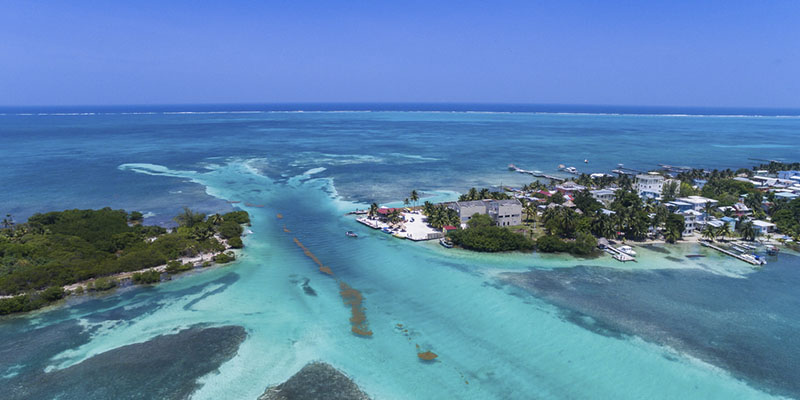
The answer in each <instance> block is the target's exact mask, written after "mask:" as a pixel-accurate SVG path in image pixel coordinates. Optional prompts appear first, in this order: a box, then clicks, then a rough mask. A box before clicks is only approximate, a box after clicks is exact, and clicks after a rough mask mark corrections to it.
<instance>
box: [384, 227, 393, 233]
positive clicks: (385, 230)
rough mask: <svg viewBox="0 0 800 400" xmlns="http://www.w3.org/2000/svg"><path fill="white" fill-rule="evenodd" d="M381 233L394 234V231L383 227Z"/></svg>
mask: <svg viewBox="0 0 800 400" xmlns="http://www.w3.org/2000/svg"><path fill="white" fill-rule="evenodd" d="M381 232H383V233H394V232H392V230H391V229H389V227H383V228H382V229H381Z"/></svg>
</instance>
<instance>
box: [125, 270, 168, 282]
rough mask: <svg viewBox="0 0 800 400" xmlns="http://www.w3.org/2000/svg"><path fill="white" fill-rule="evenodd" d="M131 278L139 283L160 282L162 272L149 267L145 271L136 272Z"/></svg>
mask: <svg viewBox="0 0 800 400" xmlns="http://www.w3.org/2000/svg"><path fill="white" fill-rule="evenodd" d="M131 279H132V280H133V283H135V284H137V285H145V284H150V283H158V282H161V273H160V272H158V271H156V270H154V269H148V270H147V271H144V272H136V273H134V274H133V276H132V277H131Z"/></svg>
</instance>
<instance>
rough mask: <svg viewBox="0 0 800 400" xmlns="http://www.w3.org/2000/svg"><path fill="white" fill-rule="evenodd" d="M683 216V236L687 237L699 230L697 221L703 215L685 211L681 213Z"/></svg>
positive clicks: (697, 212)
mask: <svg viewBox="0 0 800 400" xmlns="http://www.w3.org/2000/svg"><path fill="white" fill-rule="evenodd" d="M680 214H681V215H683V225H684V227H683V236H689V235H691V234H693V233H694V231H695V230H697V229H698V228H699V226H698V225H699V224H698V219H701V218H702V216H703V213H701V212H699V211H695V210H687V211H684V212H682V213H680Z"/></svg>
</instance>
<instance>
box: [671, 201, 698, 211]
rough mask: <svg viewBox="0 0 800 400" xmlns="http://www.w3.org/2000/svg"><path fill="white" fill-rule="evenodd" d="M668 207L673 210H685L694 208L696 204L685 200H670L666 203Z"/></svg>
mask: <svg viewBox="0 0 800 400" xmlns="http://www.w3.org/2000/svg"><path fill="white" fill-rule="evenodd" d="M666 206H667V208H669V209H670V210H672V211H673V212H684V211H689V210H694V205H693V204H692V203H687V202H685V201H678V200H675V201H669V202H667V204H666Z"/></svg>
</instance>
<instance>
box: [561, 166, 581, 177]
mask: <svg viewBox="0 0 800 400" xmlns="http://www.w3.org/2000/svg"><path fill="white" fill-rule="evenodd" d="M564 172H569V173H570V174H573V175H578V169H577V168H575V167H567V168H564Z"/></svg>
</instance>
